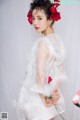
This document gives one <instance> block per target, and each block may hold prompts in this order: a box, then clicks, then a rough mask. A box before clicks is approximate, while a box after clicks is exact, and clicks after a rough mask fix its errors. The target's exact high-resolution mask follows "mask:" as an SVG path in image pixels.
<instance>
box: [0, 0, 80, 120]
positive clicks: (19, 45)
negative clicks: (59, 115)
mask: <svg viewBox="0 0 80 120" xmlns="http://www.w3.org/2000/svg"><path fill="white" fill-rule="evenodd" d="M30 1H31V0H0V112H8V117H9V120H17V114H16V108H15V100H16V99H17V97H18V92H19V88H20V87H21V83H22V81H23V79H24V76H25V72H26V66H27V60H28V57H29V54H30V50H31V47H32V45H33V43H34V41H35V40H37V38H38V37H39V36H40V34H39V33H36V31H35V30H34V28H33V27H32V26H31V25H30V24H29V23H28V22H27V17H26V15H27V12H28V9H29V3H30ZM78 1H79V0H78ZM59 10H60V12H61V16H62V19H61V20H60V21H59V22H57V23H55V25H54V26H53V27H54V29H55V31H56V32H57V33H59V34H60V36H61V37H62V40H63V43H64V46H65V49H66V51H67V55H66V59H65V70H66V74H67V78H68V80H67V83H66V84H65V85H64V88H65V89H64V91H63V94H64V97H65V101H66V112H65V114H64V116H65V118H66V120H80V109H79V108H77V107H76V106H74V105H73V104H72V98H73V97H74V95H75V93H76V91H77V90H78V89H80V80H79V79H80V53H79V51H80V13H79V12H80V4H79V5H77V4H74V5H73V4H66V5H61V6H60V7H59ZM59 120H60V119H59Z"/></svg>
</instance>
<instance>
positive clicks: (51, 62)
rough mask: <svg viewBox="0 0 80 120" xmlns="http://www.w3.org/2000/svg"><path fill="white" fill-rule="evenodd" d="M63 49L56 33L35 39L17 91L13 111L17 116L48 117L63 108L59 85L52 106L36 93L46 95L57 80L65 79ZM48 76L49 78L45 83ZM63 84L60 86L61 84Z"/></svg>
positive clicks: (21, 119)
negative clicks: (24, 74) (55, 102)
mask: <svg viewBox="0 0 80 120" xmlns="http://www.w3.org/2000/svg"><path fill="white" fill-rule="evenodd" d="M65 53H66V52H65V49H64V46H63V42H62V39H61V38H60V36H59V35H58V34H57V33H51V34H48V35H46V36H42V37H41V38H40V39H38V40H37V41H36V42H35V44H34V46H33V48H32V52H31V56H30V58H29V63H28V66H27V68H26V69H27V74H26V77H25V80H24V82H23V86H22V88H21V90H20V93H19V98H18V102H17V108H18V109H17V111H18V117H19V120H49V119H51V118H53V117H55V116H56V115H58V114H59V113H63V112H64V111H65V101H64V98H63V95H62V91H61V90H60V88H59V93H60V99H59V100H58V103H57V108H58V110H59V113H58V112H57V111H56V109H55V106H52V107H45V106H44V104H43V102H42V100H41V98H40V97H39V93H41V94H43V95H45V96H50V95H51V94H52V92H53V89H54V87H55V82H56V81H57V80H58V81H60V82H61V83H62V82H63V81H65V80H66V74H65V70H64V64H63V62H64V58H65ZM48 76H51V77H52V79H53V80H52V81H51V83H50V84H48V81H47V79H48ZM63 87H64V86H63Z"/></svg>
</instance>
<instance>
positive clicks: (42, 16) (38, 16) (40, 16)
mask: <svg viewBox="0 0 80 120" xmlns="http://www.w3.org/2000/svg"><path fill="white" fill-rule="evenodd" d="M32 17H34V16H33V15H32ZM36 17H43V16H40V15H38V16H36Z"/></svg>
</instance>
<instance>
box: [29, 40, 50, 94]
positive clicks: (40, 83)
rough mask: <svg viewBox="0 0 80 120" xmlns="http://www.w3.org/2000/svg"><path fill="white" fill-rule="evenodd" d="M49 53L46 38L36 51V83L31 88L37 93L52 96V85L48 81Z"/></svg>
mask: <svg viewBox="0 0 80 120" xmlns="http://www.w3.org/2000/svg"><path fill="white" fill-rule="evenodd" d="M48 55H49V48H48V44H47V42H46V41H45V40H42V41H40V42H39V44H38V47H37V53H36V83H35V84H34V85H33V87H32V88H31V89H32V91H34V92H36V93H41V94H43V95H45V96H50V86H49V85H48V84H47V83H46V66H47V59H48V57H49V56H48Z"/></svg>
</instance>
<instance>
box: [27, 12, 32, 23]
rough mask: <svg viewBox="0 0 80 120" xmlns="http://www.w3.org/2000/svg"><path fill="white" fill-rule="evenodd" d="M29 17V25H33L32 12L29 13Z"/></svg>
mask: <svg viewBox="0 0 80 120" xmlns="http://www.w3.org/2000/svg"><path fill="white" fill-rule="evenodd" d="M27 17H28V21H29V23H30V24H32V11H29V12H28V14H27Z"/></svg>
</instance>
